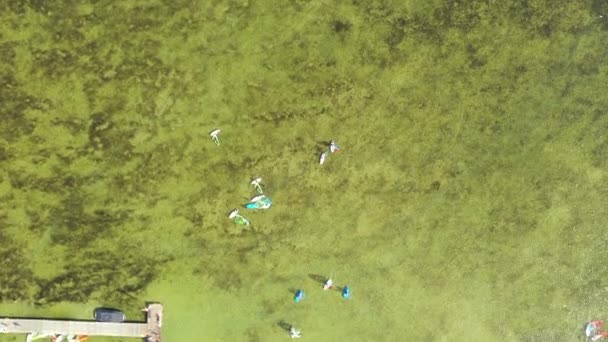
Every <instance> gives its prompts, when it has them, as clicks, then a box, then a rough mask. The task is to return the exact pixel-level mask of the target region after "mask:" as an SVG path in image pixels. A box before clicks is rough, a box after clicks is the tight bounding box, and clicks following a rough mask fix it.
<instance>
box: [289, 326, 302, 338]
mask: <svg viewBox="0 0 608 342" xmlns="http://www.w3.org/2000/svg"><path fill="white" fill-rule="evenodd" d="M289 337H291V338H300V337H302V333H301V332H300V330H298V329H296V327H294V326H293V325H292V326H290V327H289Z"/></svg>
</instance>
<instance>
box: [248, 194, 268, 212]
mask: <svg viewBox="0 0 608 342" xmlns="http://www.w3.org/2000/svg"><path fill="white" fill-rule="evenodd" d="M271 206H272V201H271V200H270V198H268V197H267V196H266V195H258V196H255V197H254V198H252V199H250V200H249V203H247V204H245V208H247V209H268V208H270V207H271Z"/></svg>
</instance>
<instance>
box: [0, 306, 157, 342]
mask: <svg viewBox="0 0 608 342" xmlns="http://www.w3.org/2000/svg"><path fill="white" fill-rule="evenodd" d="M144 311H146V313H147V315H146V316H147V317H146V318H147V319H146V322H145V323H144V322H142V323H131V322H129V323H127V322H125V323H110V322H97V321H81V320H73V321H70V320H54V319H27V318H2V319H0V333H3V334H36V333H42V334H49V335H51V334H56V335H87V336H117V337H118V336H119V337H139V338H142V339H144V341H145V342H161V327H162V320H163V306H162V305H161V304H149V305H147V306H146V308H145V309H144Z"/></svg>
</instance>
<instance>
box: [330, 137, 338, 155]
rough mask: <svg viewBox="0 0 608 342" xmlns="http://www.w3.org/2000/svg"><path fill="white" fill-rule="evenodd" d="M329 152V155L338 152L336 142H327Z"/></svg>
mask: <svg viewBox="0 0 608 342" xmlns="http://www.w3.org/2000/svg"><path fill="white" fill-rule="evenodd" d="M329 152H331V153H336V152H340V146H338V144H336V142H335V141H334V140H330V141H329Z"/></svg>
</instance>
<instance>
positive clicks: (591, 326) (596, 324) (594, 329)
mask: <svg viewBox="0 0 608 342" xmlns="http://www.w3.org/2000/svg"><path fill="white" fill-rule="evenodd" d="M603 326H604V322H602V321H600V320H595V321H591V322H589V323H587V324H586V325H585V336H587V338H588V339H589V341H598V340H600V339H601V340H603V339H604V338H606V339H607V340H608V331H602V328H603Z"/></svg>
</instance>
